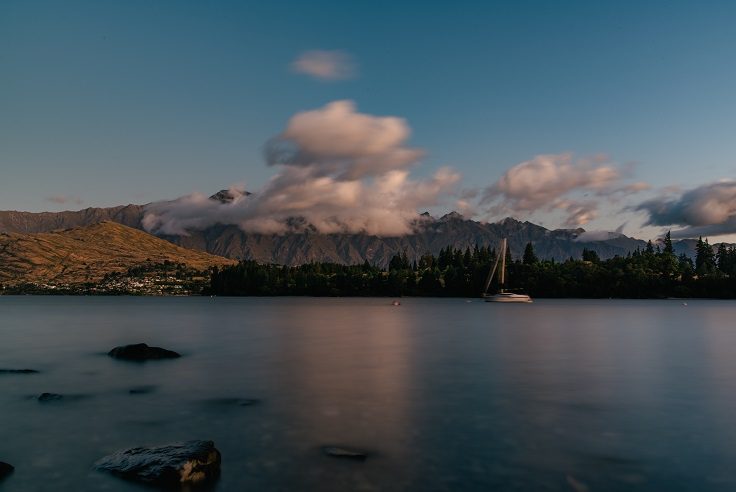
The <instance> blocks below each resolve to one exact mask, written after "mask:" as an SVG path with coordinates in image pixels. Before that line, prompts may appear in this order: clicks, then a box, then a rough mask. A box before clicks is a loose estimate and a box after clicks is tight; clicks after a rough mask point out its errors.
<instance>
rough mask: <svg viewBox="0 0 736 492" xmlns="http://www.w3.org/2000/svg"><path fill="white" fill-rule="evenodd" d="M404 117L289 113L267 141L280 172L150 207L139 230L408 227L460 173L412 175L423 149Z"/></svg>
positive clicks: (347, 110)
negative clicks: (412, 143)
mask: <svg viewBox="0 0 736 492" xmlns="http://www.w3.org/2000/svg"><path fill="white" fill-rule="evenodd" d="M410 133H411V132H410V129H409V127H408V125H407V124H406V122H405V121H404V120H403V119H400V118H396V117H380V116H373V115H368V114H363V113H359V112H357V110H356V108H355V105H354V104H353V103H352V102H351V101H337V102H333V103H330V104H328V105H326V106H325V107H323V108H320V109H316V110H312V111H305V112H303V113H298V114H296V115H294V116H293V117H292V118H291V119H290V120H289V122H288V124H287V126H286V129H285V130H284V131H283V132H282V133H281V134H280V135H278V136H277V137H275V138H274V139H272V141H271V142H270V143H269V145H268V146H267V158H268V162H269V164H271V165H274V166H277V167H278V172H277V174H276V175H275V176H273V177H272V178H271V179H270V181H269V182H268V183H267V184H266V185H265V186H264V187H263V188H262V189H261V190H258V191H256V192H255V193H254V194H253V195H250V196H246V195H242V194H241V195H239V196H237V197H236V198H235V199H234V200H233V201H232V202H229V203H221V202H218V201H215V200H210V199H209V198H207V197H206V196H205V195H201V194H193V195H189V196H187V197H183V198H180V199H178V200H175V201H173V202H162V203H157V204H153V205H151V206H150V207H149V209H148V211H147V213H146V214H145V219H144V227H145V228H146V229H147V230H149V231H152V232H160V233H164V234H185V233H186V231H187V230H191V229H202V228H205V227H207V226H209V225H213V224H215V223H221V224H236V225H238V226H240V227H241V228H242V229H243V230H245V231H251V232H261V233H284V232H287V231H290V230H302V229H304V228H305V227H314V228H316V230H318V231H320V232H323V233H356V232H365V233H368V234H376V235H383V236H395V235H401V234H406V233H409V232H411V230H412V227H413V224H414V222H415V221H416V220H417V219H418V217H419V216H418V213H417V210H418V209H419V208H425V207H431V206H434V205H437V204H439V203H440V202H441V201H442V200H443V199H444V198H445V197H447V196H449V195H451V194H452V192H453V190H454V187H455V185H456V184H457V182H458V181H459V179H460V176H459V175H458V174H457V173H455V172H453V171H452V170H450V169H448V168H442V169H440V170H438V171H437V172H436V173H435V174H434V175H433V176H432V177H431V178H429V179H423V180H413V179H411V178H410V176H409V170H408V168H409V167H410V166H412V165H414V164H416V163H417V161H418V159H419V158H420V157H421V156H422V154H423V153H422V151H421V150H419V149H413V148H410V147H407V146H406V140H407V139H408V138H409V135H410Z"/></svg>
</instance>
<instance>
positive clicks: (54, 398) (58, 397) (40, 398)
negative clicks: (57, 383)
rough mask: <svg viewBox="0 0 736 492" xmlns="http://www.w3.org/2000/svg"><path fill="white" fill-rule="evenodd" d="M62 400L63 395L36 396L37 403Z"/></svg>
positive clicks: (47, 394) (46, 394)
mask: <svg viewBox="0 0 736 492" xmlns="http://www.w3.org/2000/svg"><path fill="white" fill-rule="evenodd" d="M63 398H64V396H63V395H59V394H57V393H41V394H40V395H39V396H38V401H40V402H46V401H59V400H62V399H63Z"/></svg>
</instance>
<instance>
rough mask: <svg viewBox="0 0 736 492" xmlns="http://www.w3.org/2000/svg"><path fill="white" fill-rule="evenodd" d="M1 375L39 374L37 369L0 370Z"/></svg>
mask: <svg viewBox="0 0 736 492" xmlns="http://www.w3.org/2000/svg"><path fill="white" fill-rule="evenodd" d="M0 374H38V371H37V370H35V369H0Z"/></svg>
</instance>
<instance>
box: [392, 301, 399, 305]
mask: <svg viewBox="0 0 736 492" xmlns="http://www.w3.org/2000/svg"><path fill="white" fill-rule="evenodd" d="M391 305H392V306H401V303H400V302H399V301H393V302H392V303H391Z"/></svg>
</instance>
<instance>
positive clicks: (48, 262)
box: [0, 221, 234, 285]
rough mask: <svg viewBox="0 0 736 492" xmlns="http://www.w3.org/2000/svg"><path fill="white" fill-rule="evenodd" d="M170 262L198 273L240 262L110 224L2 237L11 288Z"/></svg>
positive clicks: (3, 273)
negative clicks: (15, 285) (28, 283)
mask: <svg viewBox="0 0 736 492" xmlns="http://www.w3.org/2000/svg"><path fill="white" fill-rule="evenodd" d="M167 260H168V261H172V262H175V263H185V264H186V265H187V266H189V267H191V268H195V269H198V270H204V269H207V268H209V267H212V266H223V265H228V264H232V263H234V261H233V260H229V259H227V258H222V257H220V256H213V255H210V254H208V253H203V252H200V251H192V250H189V249H185V248H182V247H179V246H176V245H174V244H172V243H170V242H168V241H164V240H163V239H159V238H157V237H156V236H152V235H150V234H147V233H145V232H143V231H140V230H137V229H132V228H130V227H127V226H124V225H121V224H117V223H115V222H109V221H105V222H100V223H98V224H93V225H89V226H86V227H77V228H74V229H66V230H61V231H53V232H46V233H37V234H15V233H11V234H2V233H0V283H4V284H8V285H11V284H17V283H22V282H36V283H42V282H53V283H67V284H74V283H80V282H88V281H91V282H95V281H99V280H100V279H101V278H102V277H103V276H104V275H105V274H107V273H111V272H125V271H127V269H128V268H130V267H133V266H138V265H141V264H146V263H163V262H164V261H167Z"/></svg>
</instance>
